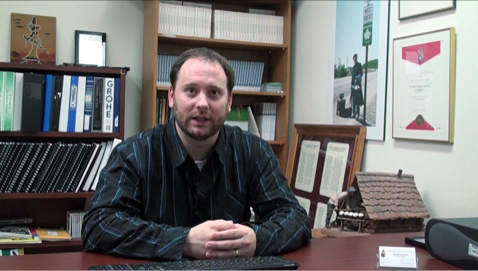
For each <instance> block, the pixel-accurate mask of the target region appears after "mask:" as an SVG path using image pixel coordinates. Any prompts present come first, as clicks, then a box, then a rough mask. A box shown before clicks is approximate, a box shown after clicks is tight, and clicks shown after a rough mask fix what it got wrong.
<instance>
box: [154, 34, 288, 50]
mask: <svg viewBox="0 0 478 271" xmlns="http://www.w3.org/2000/svg"><path fill="white" fill-rule="evenodd" d="M158 42H159V43H171V44H175V45H178V44H179V45H186V46H194V47H200V46H205V47H211V48H228V49H241V50H285V49H287V45H286V44H272V43H259V42H248V41H237V40H222V39H212V38H199V37H189V36H178V35H163V34H158Z"/></svg>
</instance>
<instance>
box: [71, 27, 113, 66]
mask: <svg viewBox="0 0 478 271" xmlns="http://www.w3.org/2000/svg"><path fill="white" fill-rule="evenodd" d="M75 64H78V65H96V66H103V67H104V66H106V33H100V32H91V31H81V30H75Z"/></svg>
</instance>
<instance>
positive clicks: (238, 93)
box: [156, 87, 287, 97]
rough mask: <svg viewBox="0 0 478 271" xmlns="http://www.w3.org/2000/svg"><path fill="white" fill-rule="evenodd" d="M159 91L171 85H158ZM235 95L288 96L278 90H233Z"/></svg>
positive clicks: (165, 89) (166, 89) (163, 90)
mask: <svg viewBox="0 0 478 271" xmlns="http://www.w3.org/2000/svg"><path fill="white" fill-rule="evenodd" d="M156 89H157V90H158V91H161V92H166V91H168V90H169V87H156ZM232 93H233V94H234V95H241V96H264V97H286V96H287V94H285V93H276V92H260V91H233V92H232Z"/></svg>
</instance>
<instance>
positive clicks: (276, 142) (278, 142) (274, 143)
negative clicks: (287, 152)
mask: <svg viewBox="0 0 478 271" xmlns="http://www.w3.org/2000/svg"><path fill="white" fill-rule="evenodd" d="M268 142H269V144H270V145H271V146H274V145H277V146H282V145H285V144H286V143H285V142H283V141H281V140H273V141H268Z"/></svg>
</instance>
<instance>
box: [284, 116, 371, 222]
mask: <svg viewBox="0 0 478 271" xmlns="http://www.w3.org/2000/svg"><path fill="white" fill-rule="evenodd" d="M365 134H366V128H365V126H352V125H314V124H295V125H294V133H293V135H292V142H291V146H290V152H289V160H288V162H287V168H286V173H285V174H286V177H287V178H288V180H289V186H290V188H291V189H292V191H293V192H294V194H295V195H296V197H297V199H298V201H299V203H300V204H301V205H302V206H303V207H304V208H305V210H306V211H307V214H308V216H309V221H310V223H311V225H313V228H314V229H319V228H323V227H324V226H325V217H326V213H327V202H328V200H329V198H330V197H331V196H334V195H336V194H338V193H341V192H342V191H345V190H346V189H347V188H348V187H349V186H350V185H351V184H352V182H353V180H354V177H355V173H356V172H357V171H360V168H361V166H362V157H363V151H364V146H365Z"/></svg>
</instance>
